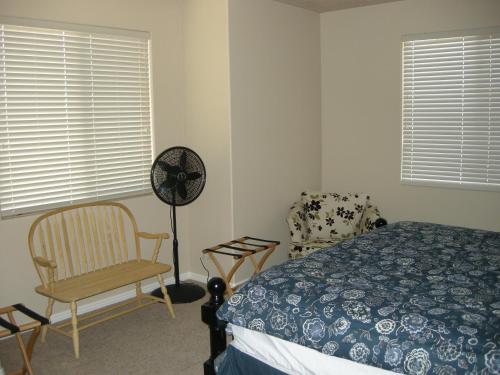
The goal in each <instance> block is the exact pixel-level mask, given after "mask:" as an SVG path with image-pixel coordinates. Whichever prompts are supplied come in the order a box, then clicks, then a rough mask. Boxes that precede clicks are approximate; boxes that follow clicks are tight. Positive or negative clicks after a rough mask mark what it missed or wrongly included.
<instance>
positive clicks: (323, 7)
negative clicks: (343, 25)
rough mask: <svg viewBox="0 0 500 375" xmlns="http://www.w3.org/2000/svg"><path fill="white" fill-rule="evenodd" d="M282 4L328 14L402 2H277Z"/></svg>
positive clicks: (390, 0)
mask: <svg viewBox="0 0 500 375" xmlns="http://www.w3.org/2000/svg"><path fill="white" fill-rule="evenodd" d="M276 1H279V2H281V3H286V4H290V5H295V6H297V7H300V8H305V9H309V10H314V11H316V12H320V13H321V12H328V11H331V10H339V9H347V8H356V7H362V6H366V5H375V4H382V3H390V2H393V1H401V0H276Z"/></svg>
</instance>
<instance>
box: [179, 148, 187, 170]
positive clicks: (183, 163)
mask: <svg viewBox="0 0 500 375" xmlns="http://www.w3.org/2000/svg"><path fill="white" fill-rule="evenodd" d="M186 162H187V154H186V151H182V154H181V159H180V160H179V165H180V167H181V169H182V170H183V171H184V170H186Z"/></svg>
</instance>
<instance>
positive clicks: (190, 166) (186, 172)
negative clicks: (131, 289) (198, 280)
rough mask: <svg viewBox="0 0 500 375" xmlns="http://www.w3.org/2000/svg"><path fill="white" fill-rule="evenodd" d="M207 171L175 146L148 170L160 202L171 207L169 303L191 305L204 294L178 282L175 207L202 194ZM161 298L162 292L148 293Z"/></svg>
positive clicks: (189, 152)
mask: <svg viewBox="0 0 500 375" xmlns="http://www.w3.org/2000/svg"><path fill="white" fill-rule="evenodd" d="M205 181H206V171H205V165H204V164H203V161H202V160H201V158H200V157H199V156H198V154H197V153H196V152H194V151H193V150H191V149H189V148H187V147H182V146H175V147H171V148H169V149H166V150H165V151H163V152H162V153H161V154H160V155H158V157H157V158H156V159H155V161H154V163H153V166H152V167H151V185H152V187H153V191H154V193H155V194H156V196H157V197H158V198H160V200H161V201H163V202H165V203H166V204H168V205H170V207H171V216H170V219H171V223H172V232H173V234H174V240H173V248H174V249H173V259H174V276H175V284H173V285H167V286H166V287H167V291H168V294H169V296H170V299H171V300H172V303H186V302H193V301H196V300H198V299H200V298H202V297H203V296H204V295H205V290H204V289H203V288H202V287H200V286H198V285H195V284H192V283H186V282H183V283H181V282H180V280H179V241H178V240H177V220H176V219H177V218H176V213H175V209H176V207H177V206H185V205H187V204H189V203H191V202H192V201H194V200H195V199H196V198H198V196H199V195H200V194H201V192H202V191H203V188H204V187H205ZM151 294H152V295H153V296H156V297H160V298H163V293H162V292H161V289H160V288H158V289H156V290H154V291H153V292H152V293H151Z"/></svg>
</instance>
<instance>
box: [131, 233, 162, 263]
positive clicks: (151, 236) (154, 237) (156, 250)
mask: <svg viewBox="0 0 500 375" xmlns="http://www.w3.org/2000/svg"><path fill="white" fill-rule="evenodd" d="M136 236H137V237H140V238H145V239H148V240H156V243H155V248H154V250H153V256H152V257H151V262H153V263H156V262H157V261H158V253H159V251H160V246H161V242H162V241H163V240H166V239H167V238H169V237H170V236H169V235H168V233H147V232H137V233H136Z"/></svg>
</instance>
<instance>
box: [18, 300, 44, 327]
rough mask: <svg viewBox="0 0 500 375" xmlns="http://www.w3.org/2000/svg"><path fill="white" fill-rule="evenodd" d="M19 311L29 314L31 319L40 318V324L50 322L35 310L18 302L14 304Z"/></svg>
mask: <svg viewBox="0 0 500 375" xmlns="http://www.w3.org/2000/svg"><path fill="white" fill-rule="evenodd" d="M12 307H14V308H15V309H16V310H17V311H19V312H22V313H23V314H24V315H26V316H29V317H30V318H31V319H34V320H38V321H39V322H40V324H41V325H42V326H43V325H46V324H49V320H48V319H47V318H45V317H43V316H41V315H39V314H37V313H36V312H34V311H33V310H30V309H28V308H27V307H26V306H24V305H23V304H22V303H16V304H15V305H12Z"/></svg>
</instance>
